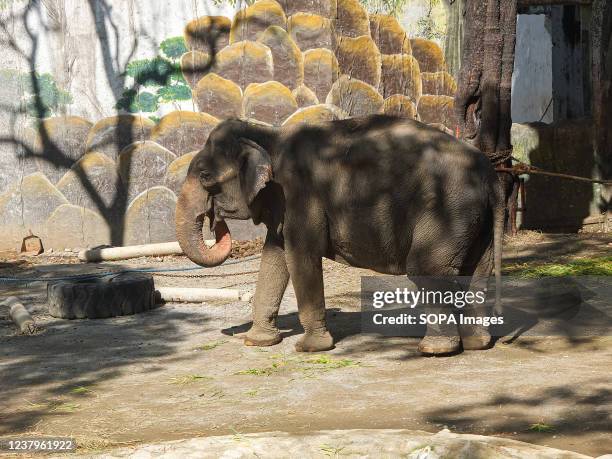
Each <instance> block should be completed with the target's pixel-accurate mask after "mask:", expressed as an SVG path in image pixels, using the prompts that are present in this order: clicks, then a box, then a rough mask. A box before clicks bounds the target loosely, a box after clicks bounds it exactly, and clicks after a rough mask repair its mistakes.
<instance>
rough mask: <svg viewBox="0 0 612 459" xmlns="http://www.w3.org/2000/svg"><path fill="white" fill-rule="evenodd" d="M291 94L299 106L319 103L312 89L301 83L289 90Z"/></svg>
mask: <svg viewBox="0 0 612 459" xmlns="http://www.w3.org/2000/svg"><path fill="white" fill-rule="evenodd" d="M291 94H293V97H295V101H296V102H297V104H298V107H300V108H303V107H308V106H310V105H317V104H318V103H319V99H318V98H317V95H316V94H315V93H314V92H313V91H312V89H310V88H308V87H307V86H304V85H303V84H302V85H300V86H298V87H297V88H295V89H294V90H293V91H291Z"/></svg>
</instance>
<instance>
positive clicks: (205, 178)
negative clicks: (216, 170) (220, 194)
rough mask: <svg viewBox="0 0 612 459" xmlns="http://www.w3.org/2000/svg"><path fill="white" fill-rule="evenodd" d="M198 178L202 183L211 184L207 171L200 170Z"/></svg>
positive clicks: (211, 179) (211, 180) (211, 177)
mask: <svg viewBox="0 0 612 459" xmlns="http://www.w3.org/2000/svg"><path fill="white" fill-rule="evenodd" d="M200 180H202V182H204V184H212V183H213V181H214V180H213V176H212V174H211V173H210V172H208V171H202V172H200Z"/></svg>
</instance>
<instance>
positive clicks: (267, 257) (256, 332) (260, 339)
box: [244, 235, 289, 346]
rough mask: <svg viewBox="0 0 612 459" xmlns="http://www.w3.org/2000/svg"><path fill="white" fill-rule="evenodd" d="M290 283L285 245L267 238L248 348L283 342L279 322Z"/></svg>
mask: <svg viewBox="0 0 612 459" xmlns="http://www.w3.org/2000/svg"><path fill="white" fill-rule="evenodd" d="M288 282H289V271H288V269H287V263H286V261H285V251H284V249H283V242H282V241H281V240H279V238H277V237H274V236H270V235H268V236H267V237H266V242H265V244H264V247H263V252H262V255H261V265H260V268H259V276H258V278H257V287H256V289H255V298H254V299H253V326H252V327H251V329H250V330H249V331H248V333H247V334H246V336H245V338H244V344H246V345H247V346H273V345H275V344H278V343H280V342H281V341H282V337H281V334H280V331H279V330H278V328H277V326H276V318H277V316H278V309H279V307H280V303H281V300H282V298H283V294H284V293H285V289H286V288H287V283H288Z"/></svg>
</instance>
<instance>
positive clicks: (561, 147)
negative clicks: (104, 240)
mask: <svg viewBox="0 0 612 459" xmlns="http://www.w3.org/2000/svg"><path fill="white" fill-rule="evenodd" d="M592 138H593V123H592V121H591V120H587V119H585V120H572V121H562V122H559V123H555V124H544V123H527V124H513V125H512V144H513V147H514V156H515V157H516V158H517V159H519V160H521V161H524V162H526V163H528V164H531V165H532V166H535V167H540V168H542V169H545V170H547V171H550V172H559V173H566V174H571V175H577V176H582V177H592V175H593V171H594V169H595V158H594V154H593V146H592ZM597 195H598V193H596V188H595V186H594V185H593V184H590V183H582V182H577V181H573V180H571V181H570V180H564V179H560V178H556V177H546V176H542V175H531V176H529V177H528V178H527V179H526V180H525V198H526V207H527V212H525V213H524V214H523V215H522V222H521V228H523V229H541V230H544V231H553V232H576V231H578V230H580V229H581V228H583V226H585V225H593V228H594V229H599V227H600V225H598V223H603V222H604V218H605V214H602V211H601V210H600V209H599V207H598V203H597V202H596V200H595V196H597Z"/></svg>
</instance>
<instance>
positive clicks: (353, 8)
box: [333, 0, 370, 38]
mask: <svg viewBox="0 0 612 459" xmlns="http://www.w3.org/2000/svg"><path fill="white" fill-rule="evenodd" d="M333 17H334V30H335V32H336V34H337V35H338V36H345V37H353V38H355V37H360V36H361V35H370V20H369V18H368V12H367V11H366V9H365V8H364V7H363V6H362V5H361V3H360V2H359V0H338V6H337V8H336V11H335V14H334V15H333Z"/></svg>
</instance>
